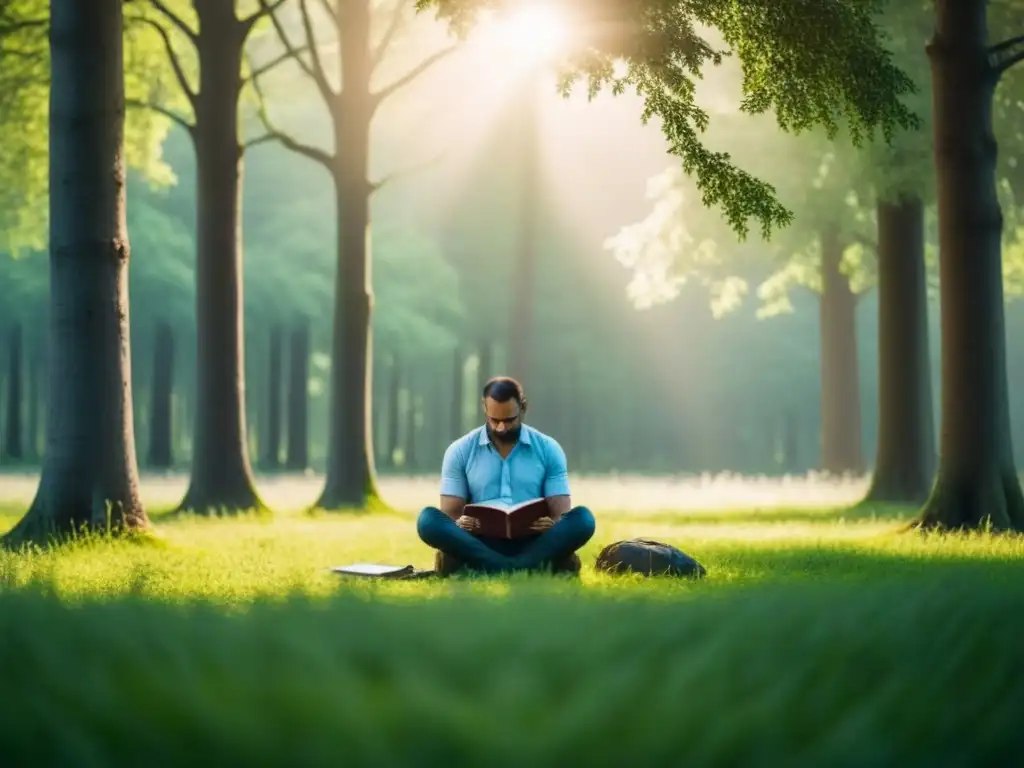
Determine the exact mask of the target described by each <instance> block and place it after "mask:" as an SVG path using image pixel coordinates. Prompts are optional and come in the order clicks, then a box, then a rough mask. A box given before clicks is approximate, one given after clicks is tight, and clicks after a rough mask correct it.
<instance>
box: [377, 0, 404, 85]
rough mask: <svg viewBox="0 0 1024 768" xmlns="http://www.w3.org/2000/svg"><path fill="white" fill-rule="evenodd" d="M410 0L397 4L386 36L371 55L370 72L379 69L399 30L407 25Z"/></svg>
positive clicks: (399, 0) (389, 20) (400, 1)
mask: <svg viewBox="0 0 1024 768" xmlns="http://www.w3.org/2000/svg"><path fill="white" fill-rule="evenodd" d="M409 4H410V0H398V2H397V3H396V4H395V10H394V12H393V13H392V14H391V18H390V19H388V26H387V29H385V30H384V34H383V35H382V36H381V39H380V42H379V43H377V47H376V48H374V49H373V52H372V53H371V54H370V71H371V72H372V71H373V70H375V69H377V67H378V66H380V63H381V61H383V60H384V57H385V56H386V55H387V52H388V47H389V46H390V45H391V41H392V40H394V39H395V35H397V34H398V32H399V30H401V28H402V27H403V26H404V25H405V24H404V22H405V18H406V17H405V11H406V9H407V8H408V7H409Z"/></svg>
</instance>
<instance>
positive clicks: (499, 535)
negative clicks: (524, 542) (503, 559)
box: [462, 498, 549, 539]
mask: <svg viewBox="0 0 1024 768" xmlns="http://www.w3.org/2000/svg"><path fill="white" fill-rule="evenodd" d="M462 514H464V515H466V516H468V517H472V518H474V519H476V520H479V521H480V527H479V528H477V529H476V530H475V531H473V533H475V534H476V535H477V536H486V537H487V538H492V539H519V538H522V537H523V536H532V535H534V533H535V531H531V530H530V526H531V525H533V523H534V521H535V520H536V519H537V518H539V517H545V516H546V515H548V514H549V511H548V503H547V501H545V500H544V499H542V498H538V499H527V500H526V501H521V502H519V503H518V504H511V505H510V504H505V503H503V502H501V501H497V500H494V501H478V502H475V503H473V504H467V505H466V506H465V507H464V508H463V510H462Z"/></svg>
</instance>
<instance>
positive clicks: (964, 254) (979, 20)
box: [916, 0, 1024, 530]
mask: <svg viewBox="0 0 1024 768" xmlns="http://www.w3.org/2000/svg"><path fill="white" fill-rule="evenodd" d="M987 5H988V3H987V2H985V0H936V2H935V36H934V38H933V39H932V41H931V43H930V44H929V46H928V55H929V58H930V60H931V69H932V99H933V111H934V119H933V131H934V145H935V169H936V181H937V187H938V201H939V286H940V302H941V313H942V314H941V317H942V321H941V322H942V325H941V328H942V337H941V338H942V438H941V445H940V449H939V468H938V474H937V477H936V480H935V484H934V485H933V487H932V493H931V496H930V497H929V499H928V501H927V503H926V504H925V505H924V508H923V509H922V511H921V515H920V517H919V518H918V519H917V521H916V524H917V525H920V526H921V527H925V528H953V529H956V528H975V527H980V526H983V525H985V524H986V523H988V524H990V525H991V527H992V528H993V529H995V530H1007V529H1011V530H1024V494H1022V493H1021V487H1020V482H1019V480H1018V479H1017V471H1016V467H1015V465H1014V459H1013V444H1012V440H1011V438H1010V414H1009V393H1008V384H1007V376H1006V340H1005V339H1006V337H1005V321H1004V308H1003V276H1002V250H1001V246H1002V244H1001V242H1000V238H1001V233H1002V224H1003V221H1002V211H1001V210H1000V207H999V200H998V198H997V196H996V183H995V182H996V154H997V147H996V140H995V136H994V134H993V131H992V105H993V96H994V93H995V87H996V83H997V82H998V72H997V71H996V70H994V69H993V68H992V65H991V64H990V63H989V61H988V52H987V45H988V27H987V21H986V6H987Z"/></svg>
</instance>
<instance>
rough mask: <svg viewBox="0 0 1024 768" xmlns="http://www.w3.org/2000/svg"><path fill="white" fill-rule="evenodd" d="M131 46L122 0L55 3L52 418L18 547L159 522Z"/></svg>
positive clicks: (14, 533) (16, 536)
mask: <svg viewBox="0 0 1024 768" xmlns="http://www.w3.org/2000/svg"><path fill="white" fill-rule="evenodd" d="M122 41H123V24H122V3H121V0H96V2H92V3H88V4H86V3H82V2H80V1H79V0H52V2H51V4H50V45H51V57H50V58H51V86H50V109H49V120H50V131H49V136H50V216H49V219H50V268H51V276H52V277H51V289H50V312H51V328H52V332H51V336H50V344H51V346H50V360H51V361H52V364H53V369H52V375H51V376H50V377H49V382H50V394H49V408H50V418H49V419H48V423H49V430H48V439H47V450H46V455H45V458H44V462H43V469H42V476H41V478H40V482H39V489H38V492H37V494H36V497H35V499H34V501H33V503H32V506H31V507H30V508H29V511H28V512H27V513H26V515H25V516H24V517H23V518H22V519H21V521H20V522H19V523H18V524H17V525H16V526H15V527H14V528H13V529H12V530H11V531H10V532H9V533H8V534H7V536H6V537H5V539H4V541H5V543H6V544H7V545H8V546H12V545H14V546H16V545H18V544H22V543H27V542H37V543H43V542H46V541H48V540H50V539H51V538H52V537H54V536H60V535H65V534H68V533H71V532H72V531H74V530H77V529H80V528H82V527H83V526H87V527H89V528H92V529H97V528H101V529H102V528H105V527H107V526H108V525H109V527H110V528H111V529H112V530H114V531H124V530H129V529H140V528H145V527H146V526H147V525H148V519H147V516H146V512H145V509H144V508H143V504H142V500H141V499H140V497H139V484H138V469H137V463H136V456H135V439H134V431H133V420H132V387H131V363H130V355H131V352H130V350H131V345H130V341H129V311H128V294H127V290H126V289H127V285H128V275H127V272H128V257H129V243H128V235H127V231H126V229H125V224H124V222H125V211H124V206H125V178H124V173H125V160H124V155H125V138H124V100H125V90H124V75H123V69H122V46H123V42H122ZM86 96H88V97H87V98H86Z"/></svg>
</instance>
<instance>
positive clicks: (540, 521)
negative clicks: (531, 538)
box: [530, 516, 555, 533]
mask: <svg viewBox="0 0 1024 768" xmlns="http://www.w3.org/2000/svg"><path fill="white" fill-rule="evenodd" d="M554 524H555V521H554V520H552V519H551V518H550V517H547V516H544V517H538V518H537V519H536V520H534V521H533V522H532V523H531V524H530V530H531V531H535V532H537V533H540V532H541V531H546V530H547V529H548V528H550V527H551V526H552V525H554Z"/></svg>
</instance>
